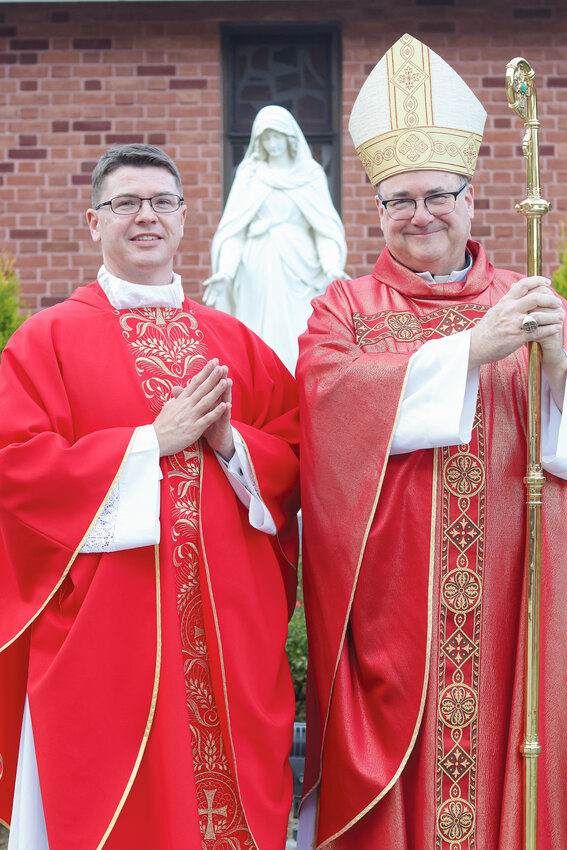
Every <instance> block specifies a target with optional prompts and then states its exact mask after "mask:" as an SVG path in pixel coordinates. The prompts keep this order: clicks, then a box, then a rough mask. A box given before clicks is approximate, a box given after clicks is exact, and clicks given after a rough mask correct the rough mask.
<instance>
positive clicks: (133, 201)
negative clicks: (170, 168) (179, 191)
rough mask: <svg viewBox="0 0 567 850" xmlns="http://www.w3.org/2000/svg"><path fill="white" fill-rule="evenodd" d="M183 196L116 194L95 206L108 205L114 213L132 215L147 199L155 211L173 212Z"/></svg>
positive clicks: (98, 207)
mask: <svg viewBox="0 0 567 850" xmlns="http://www.w3.org/2000/svg"><path fill="white" fill-rule="evenodd" d="M183 200H184V199H183V198H180V197H179V195H167V194H166V195H154V196H153V198H137V197H136V196H135V195H118V196H117V197H116V198H111V199H110V201H104V202H103V203H102V204H99V205H98V206H96V207H95V210H99V209H100V208H101V207H110V209H111V210H112V212H113V213H116V215H134V213H137V212H139V211H140V210H141V208H142V203H143V202H144V201H149V202H150V206H151V208H152V209H153V210H154V212H157V213H160V214H161V213H173V212H176V210H178V209H179V207H180V206H181V204H182V203H183Z"/></svg>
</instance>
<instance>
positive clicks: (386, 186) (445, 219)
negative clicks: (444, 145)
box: [377, 171, 474, 275]
mask: <svg viewBox="0 0 567 850" xmlns="http://www.w3.org/2000/svg"><path fill="white" fill-rule="evenodd" d="M464 179H465V178H464V177H461V176H460V175H459V174H452V173H450V172H445V171H406V172H405V173H403V174H396V175H394V176H393V177H388V178H387V179H386V180H383V181H382V182H381V183H380V184H379V187H378V189H379V194H380V197H381V198H382V199H383V200H385V201H388V200H390V199H391V198H425V197H427V196H428V195H435V194H438V193H440V192H455V191H457V190H458V189H460V187H461V186H462V185H463V182H464ZM377 205H378V213H379V215H380V227H381V228H382V233H383V234H384V238H385V240H386V245H387V246H388V248H389V250H390V253H391V254H392V256H394V257H395V258H396V260H398V261H399V262H400V263H402V264H403V265H404V266H407V267H408V268H409V269H412V271H415V272H426V271H427V272H431V274H433V275H436V274H438V275H444V274H450V273H451V272H452V271H456V270H458V269H462V268H463V267H464V266H465V263H466V260H465V247H466V244H467V239H468V238H469V236H470V229H471V221H472V218H473V215H474V202H473V187H472V186H471V185H469V186H467V188H466V189H465V190H464V191H463V192H461V194H460V195H459V196H458V197H457V200H456V204H455V209H454V210H453V212H451V213H449V214H447V215H443V216H433V215H431V214H430V213H429V212H428V210H427V209H426V207H425V205H424V204H423V202H419V203H418V204H417V207H416V211H415V215H414V216H413V218H411V219H407V220H405V221H395V220H394V219H392V218H390V216H389V215H388V213H387V211H386V210H385V209H384V207H383V206H382V204H381V203H380V201H379V200H378V199H377Z"/></svg>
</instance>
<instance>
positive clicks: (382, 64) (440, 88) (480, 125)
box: [349, 34, 486, 185]
mask: <svg viewBox="0 0 567 850" xmlns="http://www.w3.org/2000/svg"><path fill="white" fill-rule="evenodd" d="M485 121H486V111H485V110H484V108H483V106H482V104H481V103H480V101H479V100H478V98H477V97H476V96H475V95H474V94H473V92H472V91H471V90H470V88H469V87H468V86H467V84H466V83H465V82H464V80H462V79H461V77H459V75H458V74H457V72H456V71H454V70H453V69H452V68H451V66H450V65H448V64H447V63H446V62H445V60H444V59H441V57H440V56H437V54H436V53H434V52H433V51H432V50H430V49H429V48H428V47H427V46H426V45H425V44H422V43H421V42H420V41H418V40H417V39H416V38H413V36H411V35H407V34H406V35H403V36H402V37H401V38H400V39H399V40H398V41H396V43H395V44H394V45H393V46H392V47H391V48H390V49H389V50H388V51H387V53H386V54H385V55H384V56H383V57H382V59H380V61H379V62H378V64H377V65H376V67H375V68H374V69H373V70H372V71H371V73H370V75H369V76H368V78H367V79H366V82H365V83H364V85H363V86H362V88H361V90H360V92H359V94H358V97H357V98H356V101H355V103H354V106H353V108H352V113H351V116H350V122H349V131H350V134H351V136H352V140H353V142H354V146H355V148H356V151H357V153H358V155H359V157H360V159H361V160H362V164H363V165H364V168H365V170H366V173H367V174H368V177H369V178H370V181H371V183H372V184H374V185H375V184H376V183H379V182H380V181H381V180H385V179H386V177H391V176H392V175H393V174H400V173H401V172H404V171H416V170H434V171H451V172H455V173H457V174H464V175H465V176H466V177H472V175H473V172H474V169H475V165H476V160H477V156H478V151H479V148H480V143H481V141H482V133H483V130H484V122H485Z"/></svg>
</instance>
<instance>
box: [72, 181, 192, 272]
mask: <svg viewBox="0 0 567 850" xmlns="http://www.w3.org/2000/svg"><path fill="white" fill-rule="evenodd" d="M166 193H171V194H174V195H179V188H178V186H177V183H176V181H175V178H174V177H173V175H172V174H170V173H169V171H167V169H165V168H159V167H155V166H143V167H138V166H133V165H123V166H120V167H119V168H117V169H115V170H114V171H111V172H110V174H108V175H107V176H106V177H105V179H104V182H103V184H102V187H101V193H100V201H101V202H104V201H109V200H110V199H111V198H115V197H117V196H118V195H135V196H136V197H138V198H152V197H153V196H154V195H162V194H166ZM186 213H187V207H186V206H185V204H182V206H181V207H180V208H179V209H178V210H177V211H176V212H173V213H165V214H160V213H156V212H155V211H154V210H153V209H152V208H151V206H150V204H149V202H148V201H144V203H143V204H142V206H141V208H140V210H139V211H138V213H136V214H134V215H116V213H113V212H112V210H111V209H110V207H109V206H106V207H101V209H99V210H94V209H89V210H87V222H88V225H89V228H90V231H91V237H92V239H93V241H94V242H100V244H101V248H102V257H103V262H104V265H105V266H106V268H107V270H108V271H109V272H110V273H111V274H113V275H116V277H119V278H121V279H123V280H127V281H130V283H141V284H146V285H149V286H160V285H163V284H167V283H171V280H172V275H173V257H174V255H175V252H176V251H177V248H178V247H179V243H180V241H181V237H182V236H183V223H184V221H185V215H186Z"/></svg>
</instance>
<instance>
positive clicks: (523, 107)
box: [506, 58, 551, 850]
mask: <svg viewBox="0 0 567 850" xmlns="http://www.w3.org/2000/svg"><path fill="white" fill-rule="evenodd" d="M534 77H535V73H534V71H533V69H532V67H531V66H530V65H529V63H528V62H526V60H525V59H521V58H516V59H512V61H511V62H509V63H508V65H507V66H506V94H507V96H508V100H509V106H510V108H511V109H513V110H514V111H515V112H516V113H517V114H518V115H519V116H520V118H523V119H524V121H525V128H526V132H525V135H524V140H523V143H522V150H523V153H524V157H525V159H526V178H527V180H526V182H527V190H526V198H525V199H524V200H523V201H521V203H519V204H516V210H517V212H520V213H522V215H525V216H526V218H527V236H528V276H529V277H531V276H533V275H541V219H542V216H543V215H545V213H546V212H548V211H549V210H550V209H551V206H550V204H549V203H548V202H547V201H544V200H543V198H542V197H541V190H540V186H539V126H540V125H539V121H538V117H537V97H536V89H535V85H534V82H533V80H534ZM526 319H527V320H528V321H529V317H526ZM526 330H529V329H528V328H526ZM527 345H528V457H527V471H526V476H525V478H524V483H525V485H526V490H527V499H526V509H527V512H526V513H527V516H526V520H527V521H526V581H527V587H526V595H527V628H526V682H525V697H524V741H523V743H522V745H521V747H520V751H521V753H522V756H523V757H524V850H536V847H537V769H538V761H537V760H538V756H539V754H540V752H541V746H540V744H539V741H538V709H539V601H540V573H541V519H542V492H543V484H544V481H545V478H544V476H543V473H542V466H541V402H540V388H541V348H540V346H539V343H537V342H528V344H527Z"/></svg>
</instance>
